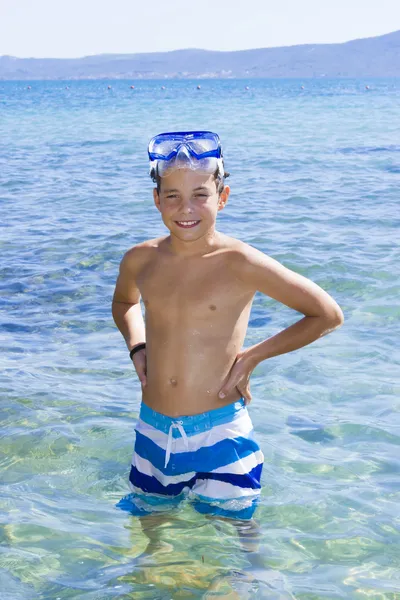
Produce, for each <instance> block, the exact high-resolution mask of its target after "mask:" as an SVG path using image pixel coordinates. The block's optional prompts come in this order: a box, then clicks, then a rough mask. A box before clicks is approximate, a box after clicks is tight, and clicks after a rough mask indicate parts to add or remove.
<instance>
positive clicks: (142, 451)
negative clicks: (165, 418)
mask: <svg viewBox="0 0 400 600" xmlns="http://www.w3.org/2000/svg"><path fill="white" fill-rule="evenodd" d="M257 450H259V445H258V444H257V442H255V441H254V440H252V439H249V438H245V437H237V438H227V439H225V440H221V441H220V442H216V443H215V444H214V445H213V446H205V447H203V448H199V449H198V450H196V451H194V452H193V451H188V452H178V453H175V454H171V458H170V461H169V463H168V465H167V467H165V466H164V462H165V450H163V449H162V448H160V446H158V445H157V444H156V443H155V442H153V440H151V439H150V438H148V437H147V436H145V435H143V434H142V433H140V432H139V431H136V443H135V453H136V454H138V455H139V456H141V457H142V458H145V459H147V460H148V461H150V462H151V464H152V465H153V466H154V467H156V469H158V470H159V471H161V472H162V473H164V474H165V475H184V474H185V473H188V471H202V472H203V471H214V470H215V469H218V468H219V467H223V466H225V465H229V464H230V463H234V462H237V461H238V460H240V459H242V458H245V457H246V456H248V455H249V454H253V452H257ZM196 465H198V466H199V468H196Z"/></svg>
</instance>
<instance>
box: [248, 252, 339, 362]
mask: <svg viewBox="0 0 400 600" xmlns="http://www.w3.org/2000/svg"><path fill="white" fill-rule="evenodd" d="M240 262H241V263H242V264H241V276H242V277H243V278H244V280H245V282H246V284H247V285H249V286H250V287H251V288H253V289H254V291H256V290H258V291H260V292H262V293H263V294H265V295H267V296H270V297H271V298H274V299H275V300H278V302H282V304H286V306H289V307H290V308H293V309H294V310H296V311H298V312H300V313H303V315H305V316H304V318H303V319H300V321H297V323H294V325H291V326H290V327H288V328H287V329H284V330H283V331H281V332H280V333H278V334H277V335H275V336H273V337H271V338H269V339H267V340H265V341H264V342H261V343H259V344H256V345H255V346H252V347H251V348H248V349H247V350H246V352H245V354H246V358H247V359H249V361H250V362H251V363H254V365H257V364H258V363H260V362H262V361H263V360H265V359H267V358H271V357H273V356H278V355H279V354H284V353H286V352H291V351H293V350H297V349H298V348H302V347H303V346H306V345H307V344H310V343H311V342H314V341H315V340H317V339H318V338H320V337H322V336H323V335H326V334H327V333H330V332H331V331H333V330H334V329H336V328H337V327H340V326H341V325H342V324H343V321H344V317H343V313H342V310H341V309H340V307H339V306H338V304H337V303H336V302H335V300H333V298H331V296H329V294H327V293H326V292H325V291H324V290H323V289H322V288H320V287H319V286H318V285H317V284H315V283H313V282H312V281H310V280H309V279H307V278H306V277H303V276H302V275H299V274H298V273H295V272H294V271H291V270H290V269H287V268H286V267H284V266H283V265H282V264H280V263H279V262H278V261H276V260H274V259H273V258H271V257H269V256H267V255H265V254H263V253H262V252H260V251H259V250H256V249H255V248H252V247H251V246H250V247H248V249H246V251H245V257H244V260H242V261H240Z"/></svg>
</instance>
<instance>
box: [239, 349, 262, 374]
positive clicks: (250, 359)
mask: <svg viewBox="0 0 400 600" xmlns="http://www.w3.org/2000/svg"><path fill="white" fill-rule="evenodd" d="M243 359H244V360H245V361H246V362H247V363H248V364H249V366H250V367H251V368H252V369H255V367H256V366H257V365H258V364H259V363H260V362H261V361H262V360H263V359H262V358H261V357H260V356H259V353H258V351H257V346H251V347H250V348H246V350H245V352H244V354H243Z"/></svg>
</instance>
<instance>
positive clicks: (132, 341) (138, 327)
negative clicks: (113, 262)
mask: <svg viewBox="0 0 400 600" xmlns="http://www.w3.org/2000/svg"><path fill="white" fill-rule="evenodd" d="M138 254H139V253H138V252H137V250H136V249H135V248H133V249H132V250H129V251H128V252H127V253H126V254H125V256H124V257H123V259H122V261H121V264H120V267H119V275H118V279H117V283H116V286H115V291H114V297H113V301H112V316H113V318H114V321H115V324H116V326H117V327H118V329H119V330H120V332H121V333H122V335H123V336H124V339H125V342H126V345H127V346H128V349H129V350H130V349H131V348H133V346H135V345H136V344H139V343H141V342H145V341H146V335H145V326H144V321H143V316H142V311H141V308H140V292H139V290H138V288H137V286H136V271H137V268H138V266H139V260H138Z"/></svg>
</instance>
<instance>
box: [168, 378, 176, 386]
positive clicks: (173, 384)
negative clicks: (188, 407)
mask: <svg viewBox="0 0 400 600" xmlns="http://www.w3.org/2000/svg"><path fill="white" fill-rule="evenodd" d="M169 382H170V384H171V385H172V387H176V386H177V385H178V380H177V379H176V377H171V379H170V380H169Z"/></svg>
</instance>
